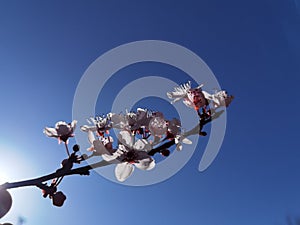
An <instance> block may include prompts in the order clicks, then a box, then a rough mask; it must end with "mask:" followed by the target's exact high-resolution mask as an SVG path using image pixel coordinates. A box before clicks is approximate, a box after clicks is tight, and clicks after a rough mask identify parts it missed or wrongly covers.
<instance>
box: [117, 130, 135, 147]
mask: <svg viewBox="0 0 300 225" xmlns="http://www.w3.org/2000/svg"><path fill="white" fill-rule="evenodd" d="M133 140H134V137H133V135H131V134H130V133H129V132H128V131H125V130H123V131H120V133H119V141H120V142H121V143H122V144H123V145H126V146H128V147H130V148H131V147H132V146H133Z"/></svg>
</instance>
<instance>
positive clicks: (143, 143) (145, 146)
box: [133, 139, 152, 151]
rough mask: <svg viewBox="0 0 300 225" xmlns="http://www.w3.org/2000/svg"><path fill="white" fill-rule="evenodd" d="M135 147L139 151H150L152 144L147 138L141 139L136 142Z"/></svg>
mask: <svg viewBox="0 0 300 225" xmlns="http://www.w3.org/2000/svg"><path fill="white" fill-rule="evenodd" d="M133 148H134V149H135V150H138V151H150V150H151V149H152V146H151V145H150V144H149V142H148V141H147V140H145V139H139V140H137V142H135V143H134V145H133Z"/></svg>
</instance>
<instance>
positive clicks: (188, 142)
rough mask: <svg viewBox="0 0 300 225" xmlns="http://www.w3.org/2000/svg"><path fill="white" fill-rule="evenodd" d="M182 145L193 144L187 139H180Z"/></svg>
mask: <svg viewBox="0 0 300 225" xmlns="http://www.w3.org/2000/svg"><path fill="white" fill-rule="evenodd" d="M182 143H184V144H187V145H191V144H193V142H192V141H191V140H190V139H188V138H183V139H182Z"/></svg>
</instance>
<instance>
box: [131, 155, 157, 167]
mask: <svg viewBox="0 0 300 225" xmlns="http://www.w3.org/2000/svg"><path fill="white" fill-rule="evenodd" d="M134 165H135V166H136V167H137V168H138V169H140V170H151V169H153V168H154V167H155V161H154V160H153V159H152V158H151V157H149V158H146V159H142V160H139V162H138V163H135V164H134Z"/></svg>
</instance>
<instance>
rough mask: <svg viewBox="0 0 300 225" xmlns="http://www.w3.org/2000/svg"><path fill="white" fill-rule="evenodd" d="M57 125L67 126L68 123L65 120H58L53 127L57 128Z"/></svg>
mask: <svg viewBox="0 0 300 225" xmlns="http://www.w3.org/2000/svg"><path fill="white" fill-rule="evenodd" d="M59 126H68V124H67V123H66V122H65V121H58V122H57V123H56V124H55V128H56V129H58V128H59Z"/></svg>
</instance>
